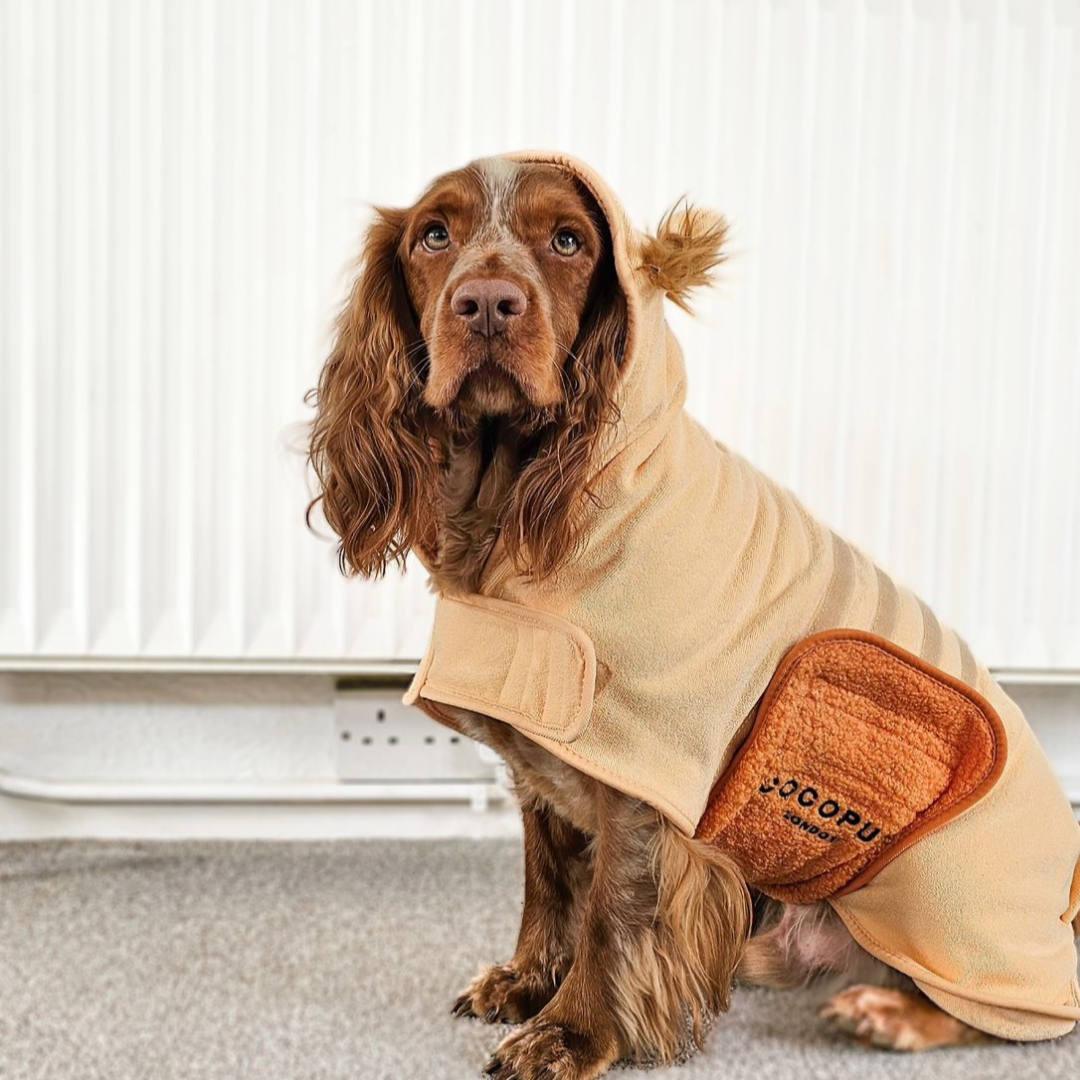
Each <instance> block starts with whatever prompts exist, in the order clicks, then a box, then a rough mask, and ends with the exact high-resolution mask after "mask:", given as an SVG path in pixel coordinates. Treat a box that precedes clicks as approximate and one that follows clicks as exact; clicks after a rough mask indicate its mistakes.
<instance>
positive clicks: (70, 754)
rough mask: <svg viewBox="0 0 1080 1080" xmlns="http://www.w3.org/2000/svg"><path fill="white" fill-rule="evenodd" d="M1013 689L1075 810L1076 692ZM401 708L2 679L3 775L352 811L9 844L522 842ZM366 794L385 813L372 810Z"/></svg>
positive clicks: (86, 821) (49, 812)
mask: <svg viewBox="0 0 1080 1080" xmlns="http://www.w3.org/2000/svg"><path fill="white" fill-rule="evenodd" d="M1006 678H1008V677H1006ZM1013 678H1015V676H1014V677H1013ZM1007 685H1008V689H1009V691H1010V693H1012V694H1013V696H1014V697H1016V699H1017V700H1018V701H1019V702H1020V704H1021V706H1022V707H1023V708H1024V710H1025V712H1026V713H1027V715H1028V718H1029V720H1030V721H1031V723H1032V726H1033V727H1034V729H1035V731H1036V734H1037V735H1038V737H1039V739H1040V741H1041V742H1042V743H1043V745H1044V747H1045V748H1046V750H1047V753H1048V754H1049V756H1050V759H1051V761H1052V762H1053V764H1054V767H1055V769H1056V770H1057V772H1058V774H1059V775H1060V776H1061V778H1062V782H1063V784H1064V785H1065V787H1066V789H1067V791H1068V792H1069V794H1070V796H1071V798H1072V799H1073V801H1074V804H1075V805H1078V806H1080V744H1078V742H1077V739H1076V734H1075V733H1076V730H1077V722H1078V720H1080V685H1076V684H1070V683H1068V682H1063V681H1060V679H1059V681H1057V682H1056V683H1055V682H1046V683H1035V682H1032V681H1030V679H1028V680H1027V681H1024V682H1011V681H1010V682H1009V683H1008V684H1007ZM400 696H401V687H400V686H392V687H383V688H374V689H373V688H368V689H362V690H359V691H357V690H350V691H348V692H347V693H344V694H342V693H341V692H340V691H339V690H338V688H337V683H336V680H335V679H334V678H333V677H332V676H329V675H303V676H301V675H286V674H278V675H265V674H260V675H253V674H231V675H205V674H202V675H183V676H181V675H176V674H171V673H170V674H154V675H151V674H134V675H133V674H116V673H110V674H105V673H101V674H88V673H85V672H81V673H57V672H22V673H8V674H0V767H2V768H3V769H6V770H9V771H10V772H11V773H14V774H19V775H25V776H29V777H35V778H39V779H41V780H44V781H46V782H47V783H54V784H63V783H65V782H69V781H81V782H84V783H85V784H86V785H87V786H90V787H93V786H97V785H102V786H108V787H110V788H111V789H117V788H122V787H123V786H124V785H125V784H129V783H132V782H138V783H139V784H140V785H142V787H143V790H145V791H153V790H154V789H155V788H157V789H158V790H161V789H162V788H164V789H172V790H187V791H191V790H192V789H194V790H196V791H198V790H200V789H202V790H205V789H206V788H207V786H208V785H213V790H216V791H221V790H223V789H226V788H227V789H228V790H234V791H240V792H242V791H251V790H263V791H265V790H267V788H268V787H272V788H273V789H274V790H279V791H295V790H296V787H297V785H303V786H304V789H305V790H306V791H313V792H314V791H320V790H321V791H331V792H332V793H333V795H334V797H335V798H339V799H349V800H355V801H348V802H344V801H336V802H333V803H329V804H325V803H324V804H322V805H303V804H295V803H294V804H289V805H280V804H269V805H268V804H258V805H236V804H229V805H226V804H223V803H221V802H216V803H213V804H210V805H178V804H177V805H139V804H131V805H106V806H98V805H86V804H75V805H65V804H61V803H49V802H41V801H27V800H23V799H14V798H7V799H4V798H0V840H5V839H6V840H17V839H38V838H45V837H76V836H78V837H102V838H106V837H110V838H111V837H127V838H145V839H155V838H181V837H220V838H244V837H258V838H267V839H290V838H310V837H350V836H351V837H357V836H359V837H374V836H400V837H425V836H447V837H449V836H464V837H482V836H493V835H511V834H514V833H516V831H517V829H518V821H517V814H516V811H515V808H514V806H513V803H512V800H510V799H508V798H505V797H504V795H505V793H504V792H503V790H502V789H501V787H500V786H499V784H498V783H497V781H498V772H497V768H496V767H495V765H494V764H493V762H492V760H491V758H490V756H486V755H484V754H482V753H481V752H480V750H479V748H476V747H474V746H473V745H472V744H470V743H468V742H467V741H464V742H461V743H457V744H454V743H451V742H450V738H451V736H450V734H449V733H448V732H447V731H446V730H445V729H444V728H442V727H440V726H439V725H438V724H435V723H434V722H432V721H430V720H428V719H427V718H426V717H424V716H423V715H422V714H421V713H420V712H419V711H418V710H415V709H406V708H404V707H402V706H401V705H400ZM380 714H381V718H380ZM365 739H368V740H370V741H369V742H367V743H365V742H364V740H365ZM429 740H430V741H429ZM233 785H236V787H235V788H234V787H233ZM365 786H366V787H367V792H368V793H371V794H372V795H373V796H374V795H377V798H373V799H371V800H368V799H366V798H365V790H364V789H365ZM481 790H482V792H483V797H482V798H478V797H477V794H478V791H481ZM481 805H483V809H479V808H478V807H479V806H481Z"/></svg>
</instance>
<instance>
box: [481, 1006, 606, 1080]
mask: <svg viewBox="0 0 1080 1080" xmlns="http://www.w3.org/2000/svg"><path fill="white" fill-rule="evenodd" d="M617 1057H618V1052H617V1046H616V1041H615V1039H614V1037H604V1036H602V1035H597V1034H593V1033H586V1032H581V1031H576V1030H574V1029H573V1028H571V1027H569V1026H568V1025H566V1024H561V1023H559V1022H557V1021H554V1020H546V1019H543V1018H542V1017H537V1018H536V1019H534V1020H530V1021H529V1022H528V1023H527V1024H525V1025H524V1026H523V1027H522V1028H520V1029H519V1030H517V1031H515V1032H514V1033H513V1034H512V1035H508V1036H507V1037H506V1038H505V1039H503V1041H502V1042H501V1043H500V1044H499V1046H498V1048H497V1049H496V1051H495V1053H494V1054H493V1055H492V1058H491V1060H490V1061H489V1062H488V1063H487V1065H486V1066H485V1068H484V1072H486V1073H487V1075H488V1076H489V1077H491V1080H595V1077H597V1076H601V1075H602V1074H603V1073H605V1072H607V1070H608V1068H609V1067H610V1066H611V1065H612V1064H613V1063H614V1062H615V1059H616V1058H617Z"/></svg>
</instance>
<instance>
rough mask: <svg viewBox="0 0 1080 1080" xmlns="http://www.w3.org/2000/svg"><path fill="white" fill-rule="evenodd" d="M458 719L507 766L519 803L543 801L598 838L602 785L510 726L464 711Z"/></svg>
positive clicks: (561, 815) (576, 825) (470, 734)
mask: <svg viewBox="0 0 1080 1080" xmlns="http://www.w3.org/2000/svg"><path fill="white" fill-rule="evenodd" d="M457 715H458V720H459V723H461V726H462V730H463V731H464V732H465V734H466V735H468V736H469V737H470V738H473V739H476V741H477V742H482V743H483V744H484V745H485V746H490V747H491V748H492V749H493V750H494V751H495V752H496V753H497V754H499V755H500V756H501V757H502V759H503V760H504V761H505V762H506V765H507V768H508V769H509V771H510V776H511V779H512V780H513V784H514V789H515V791H516V793H517V796H518V798H519V799H520V800H522V801H524V800H525V799H527V798H529V797H534V798H539V799H542V800H543V801H544V802H545V803H547V804H548V805H549V806H550V807H551V808H552V809H553V810H554V811H555V813H556V814H558V815H559V817H561V818H563V819H564V820H566V821H568V822H570V824H571V825H573V826H574V828H576V829H579V830H581V831H582V832H584V833H586V834H588V835H589V836H594V835H595V834H596V832H597V827H598V822H599V820H600V810H599V805H598V804H599V801H600V798H601V795H602V794H603V793H602V790H601V788H602V785H601V784H600V783H599V781H597V780H594V779H592V777H590V776H586V775H585V774H584V773H583V772H580V771H578V770H577V769H575V768H574V767H573V766H572V765H567V764H566V762H564V761H560V760H559V758H557V757H555V755H554V754H550V753H548V751H547V750H545V749H544V748H543V747H542V746H538V745H537V744H536V743H534V742H532V741H531V740H530V739H528V738H526V737H525V736H524V735H522V734H521V733H520V732H519V731H516V730H514V728H512V727H510V725H509V724H504V723H503V722H502V721H500V720H492V719H491V718H490V717H488V716H484V715H482V714H481V713H476V712H466V711H465V710H460V711H458V713H457ZM613 796H615V797H618V796H617V794H616V793H615V792H612V791H611V790H610V789H609V790H608V792H607V797H608V798H611V797H613Z"/></svg>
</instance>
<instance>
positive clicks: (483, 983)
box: [452, 799, 588, 1024]
mask: <svg viewBox="0 0 1080 1080" xmlns="http://www.w3.org/2000/svg"><path fill="white" fill-rule="evenodd" d="M521 816H522V822H523V825H524V831H525V905H524V909H523V910H522V913H521V929H520V931H519V932H518V940H517V948H516V949H515V951H514V958H513V959H512V960H511V961H510V962H509V963H508V964H495V965H493V966H491V967H489V968H486V969H485V970H484V971H482V972H481V973H480V974H479V975H478V976H477V977H476V978H475V979H474V980H473V981H472V983H471V984H470V985H469V987H468V988H467V989H466V990H465V992H464V993H463V994H462V995H461V996H460V997H459V998H458V999H457V1001H456V1002H454V1007H453V1010H452V1011H453V1013H454V1015H455V1016H479V1017H480V1018H481V1019H483V1020H487V1021H488V1022H490V1023H495V1022H498V1021H501V1022H502V1023H505V1024H509V1023H520V1022H521V1021H522V1020H527V1019H528V1018H529V1017H530V1016H535V1015H536V1014H537V1013H538V1012H539V1011H540V1010H541V1009H542V1008H543V1007H544V1006H545V1005H546V1004H547V1003H548V1001H550V1000H551V998H552V996H553V995H554V994H555V991H556V990H557V989H558V988H559V984H560V983H561V982H562V980H563V978H564V976H565V975H566V972H567V971H568V970H569V968H570V963H571V961H572V959H573V955H574V939H575V931H576V927H577V923H578V921H579V917H580V912H579V910H578V908H579V907H580V902H579V901H580V899H581V893H582V892H584V890H585V885H584V883H583V882H584V879H586V878H587V874H588V865H587V862H586V860H585V859H584V853H585V847H586V845H587V842H588V841H587V838H586V837H585V836H584V835H583V834H582V833H580V832H578V830H577V829H575V828H573V826H571V825H570V824H569V823H568V822H566V821H564V820H563V819H562V818H560V817H559V816H558V815H557V814H555V812H554V811H553V810H551V808H550V807H548V806H546V805H545V804H543V803H541V802H539V801H538V800H535V799H534V800H532V801H531V802H529V803H528V804H526V805H523V806H522V808H521Z"/></svg>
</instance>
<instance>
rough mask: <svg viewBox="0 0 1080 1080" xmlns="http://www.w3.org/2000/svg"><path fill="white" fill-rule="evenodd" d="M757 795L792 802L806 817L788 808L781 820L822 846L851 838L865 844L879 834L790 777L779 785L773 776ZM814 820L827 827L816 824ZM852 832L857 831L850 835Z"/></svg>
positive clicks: (847, 810)
mask: <svg viewBox="0 0 1080 1080" xmlns="http://www.w3.org/2000/svg"><path fill="white" fill-rule="evenodd" d="M758 792H759V794H761V796H762V797H763V798H769V797H770V796H772V795H776V796H777V797H778V798H780V799H785V800H787V799H794V802H795V804H796V805H798V806H800V807H802V808H803V809H804V810H806V811H808V814H801V813H799V812H798V811H797V810H795V809H794V807H792V808H791V809H788V810H785V811H784V820H785V821H786V822H788V823H789V824H791V825H793V826H795V827H796V828H798V829H801V830H802V831H803V832H805V833H809V834H810V835H811V836H816V837H817V838H818V839H819V840H823V841H825V842H826V843H829V844H835V843H836V841H837V840H842V839H843V838H844V837H845V836H851V835H854V836H855V838H856V839H857V840H861V841H862V842H863V843H864V844H869V843H871V842H872V841H873V840H876V839H877V838H878V836H879V835H880V833H881V829H880V827H879V826H877V825H875V824H874V823H873V822H872V821H864V820H863V816H862V814H860V813H859V812H858V811H857V810H855V809H853V808H852V807H850V806H847V807H845V806H843V805H842V804H841V803H840V802H838V801H837V800H836V799H822V798H821V796H820V794H819V793H818V791H817V789H816V788H814V787H811V786H810V785H809V784H803V782H802V781H801V780H796V779H795V778H794V777H792V778H791V779H790V780H785V781H784V782H783V783H781V782H780V777H779V776H774V777H773V778H772V780H771V781H770V780H766V781H764V782H763V783H762V784H761V786H760V787H759V788H758ZM815 817H817V818H820V819H821V821H822V822H825V823H827V825H822V824H819V823H818V822H817V821H815V820H814V818H815ZM852 830H858V831H857V832H854V833H852Z"/></svg>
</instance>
